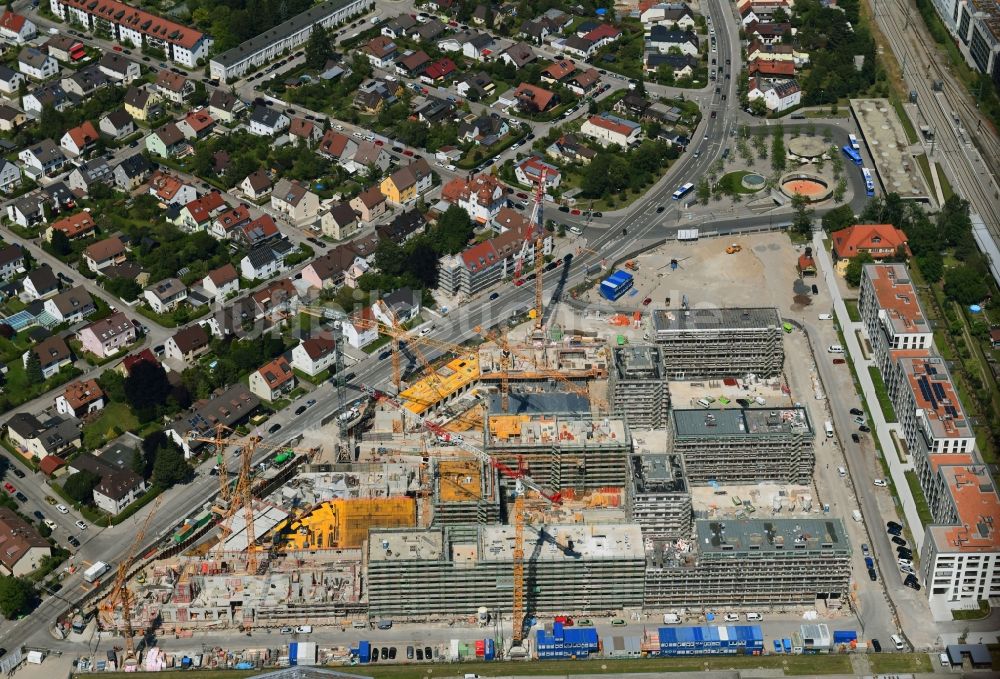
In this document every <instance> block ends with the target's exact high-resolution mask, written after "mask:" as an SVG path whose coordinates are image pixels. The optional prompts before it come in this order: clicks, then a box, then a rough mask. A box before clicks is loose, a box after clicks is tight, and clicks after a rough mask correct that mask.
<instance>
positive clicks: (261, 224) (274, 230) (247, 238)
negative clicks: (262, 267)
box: [232, 214, 281, 248]
mask: <svg viewBox="0 0 1000 679" xmlns="http://www.w3.org/2000/svg"><path fill="white" fill-rule="evenodd" d="M280 235H281V232H280V231H279V230H278V225H277V224H275V223H274V219H273V218H272V217H271V215H267V214H265V215H261V216H260V217H258V218H257V219H253V220H251V221H249V222H247V223H246V224H244V225H243V226H241V227H240V228H239V229H238V230H236V231H235V232H234V233H233V235H232V238H234V239H235V240H236V241H238V242H239V243H240V244H241V245H243V246H245V247H248V248H254V247H257V246H258V245H261V244H263V243H266V242H268V241H271V240H274V239H276V238H278V237H279V236H280Z"/></svg>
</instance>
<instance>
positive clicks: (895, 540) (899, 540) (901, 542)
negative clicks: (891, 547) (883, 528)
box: [892, 534, 906, 547]
mask: <svg viewBox="0 0 1000 679" xmlns="http://www.w3.org/2000/svg"><path fill="white" fill-rule="evenodd" d="M892 542H893V544H896V545H899V546H900V547H906V540H904V539H903V538H901V537H899V536H898V535H896V534H893V536H892Z"/></svg>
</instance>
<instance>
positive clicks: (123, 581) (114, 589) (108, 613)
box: [94, 494, 163, 669]
mask: <svg viewBox="0 0 1000 679" xmlns="http://www.w3.org/2000/svg"><path fill="white" fill-rule="evenodd" d="M162 501H163V495H162V494H161V495H159V496H158V497H157V498H156V502H154V503H153V507H152V508H151V509H150V510H149V514H147V515H146V519H145V520H144V521H143V522H142V526H141V527H140V528H139V530H138V532H137V533H136V534H135V537H134V538H133V539H132V544H131V545H129V548H128V549H127V550H126V551H125V554H124V555H122V559H121V562H120V563H119V564H118V568H117V569H116V570H115V580H114V582H113V583H112V585H111V592H110V593H109V594H108V596H106V597H105V598H104V600H103V601H102V602H101V603H100V604H99V606H98V611H99V615H100V616H101V618H102V622H103V623H104V625H105V626H106V627H108V628H109V629H114V627H115V620H114V613H115V610H116V609H117V608H118V607H119V606H120V607H121V611H122V632H123V634H124V635H125V659H124V662H123V666H124V667H131V668H133V669H134V668H135V667H136V665H137V659H136V655H135V640H134V639H133V638H132V636H133V634H134V632H135V630H133V628H132V607H133V606H134V605H135V597H134V595H133V594H132V592H131V591H129V589H128V575H129V571H130V570H131V569H132V566H134V565H135V561H136V558H137V555H138V554H137V553H138V551H139V545H140V544H142V540H143V538H145V537H146V528H147V527H148V526H149V521H150V519H152V518H153V515H154V514H156V510H157V509H159V507H160V502H162ZM99 563H100V562H99ZM94 565H95V566H96V565H97V564H94ZM104 565H105V566H107V564H104ZM105 570H107V569H105ZM139 631H140V632H142V633H143V634H145V632H146V630H145V625H143V629H141V630H139Z"/></svg>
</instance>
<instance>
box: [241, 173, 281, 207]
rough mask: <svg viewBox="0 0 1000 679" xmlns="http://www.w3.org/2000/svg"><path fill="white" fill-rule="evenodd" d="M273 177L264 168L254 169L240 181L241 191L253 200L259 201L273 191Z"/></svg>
mask: <svg viewBox="0 0 1000 679" xmlns="http://www.w3.org/2000/svg"><path fill="white" fill-rule="evenodd" d="M272 188H273V187H272V185H271V177H269V176H268V174H267V173H266V172H264V171H263V170H260V169H258V170H254V171H253V172H251V173H250V174H248V175H247V176H246V178H245V179H244V180H243V181H241V182H240V191H242V192H243V195H244V196H246V197H247V198H249V199H250V200H252V201H258V200H260V199H261V198H263V197H264V196H266V195H268V194H269V193H271V189H272Z"/></svg>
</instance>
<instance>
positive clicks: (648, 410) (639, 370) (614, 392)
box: [608, 344, 670, 429]
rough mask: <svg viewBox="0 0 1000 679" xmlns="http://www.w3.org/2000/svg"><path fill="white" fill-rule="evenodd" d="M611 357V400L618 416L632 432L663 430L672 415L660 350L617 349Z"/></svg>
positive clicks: (634, 345)
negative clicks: (626, 423) (623, 419)
mask: <svg viewBox="0 0 1000 679" xmlns="http://www.w3.org/2000/svg"><path fill="white" fill-rule="evenodd" d="M612 357H613V359H614V360H613V362H612V368H611V375H610V379H609V380H608V391H609V392H610V397H609V399H608V400H609V401H610V402H611V405H612V408H613V409H614V412H615V414H617V415H620V416H621V417H624V418H625V421H626V422H628V425H629V427H632V428H633V429H654V428H655V429H659V428H662V427H664V426H665V425H666V422H667V419H668V417H669V412H670V391H669V390H668V388H667V380H666V378H665V377H664V375H663V359H662V355H661V352H660V349H659V347H657V346H652V345H639V344H632V345H626V346H624V347H615V348H613V349H612Z"/></svg>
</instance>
